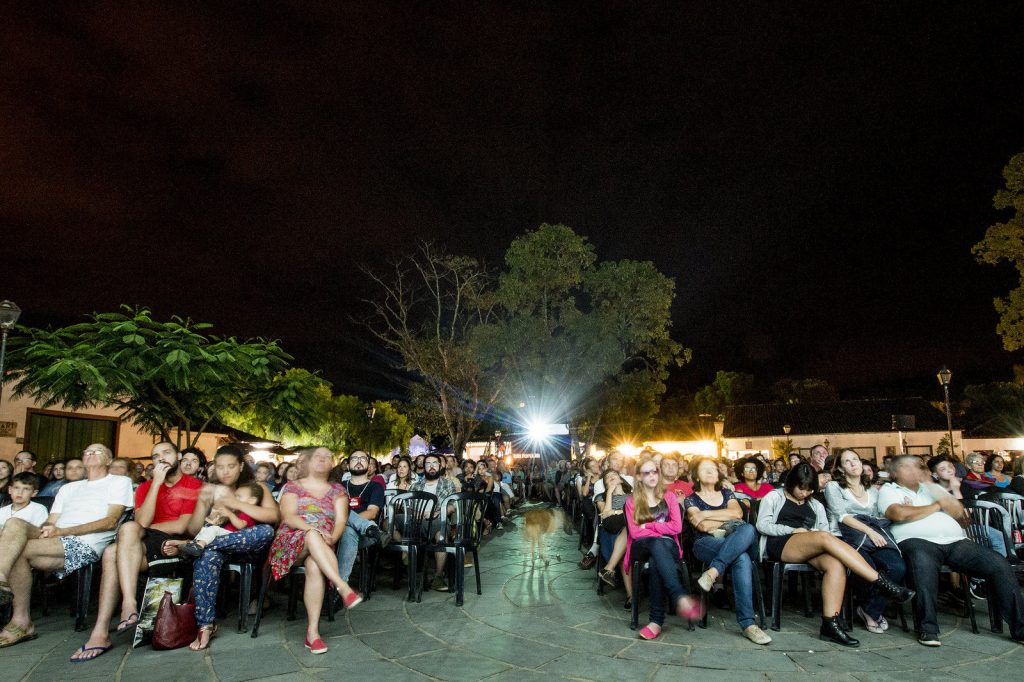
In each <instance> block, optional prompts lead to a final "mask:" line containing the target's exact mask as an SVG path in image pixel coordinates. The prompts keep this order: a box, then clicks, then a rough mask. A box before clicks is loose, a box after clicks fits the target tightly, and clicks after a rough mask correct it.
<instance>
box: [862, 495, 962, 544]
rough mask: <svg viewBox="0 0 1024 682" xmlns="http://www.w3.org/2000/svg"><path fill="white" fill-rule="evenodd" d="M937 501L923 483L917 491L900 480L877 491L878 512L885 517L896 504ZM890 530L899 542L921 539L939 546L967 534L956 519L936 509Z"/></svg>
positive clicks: (924, 505)
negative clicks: (904, 485) (899, 482)
mask: <svg viewBox="0 0 1024 682" xmlns="http://www.w3.org/2000/svg"><path fill="white" fill-rule="evenodd" d="M936 501H937V500H936V498H934V497H932V494H931V491H930V490H929V489H928V487H927V486H925V485H923V484H922V485H921V486H920V487H919V488H918V489H917V492H914V491H912V490H910V489H909V488H904V487H903V486H901V485H899V484H898V483H886V484H885V485H883V486H882V487H881V488H880V489H879V491H878V512H879V514H881V515H882V516H885V510H886V509H888V508H889V507H890V505H893V504H910V505H913V506H915V507H927V506H928V505H929V504H933V503H935V502H936ZM890 530H891V531H892V536H893V538H895V539H896V542H903V541H904V540H907V539H909V538H919V539H921V540H927V541H928V542H934V543H935V544H937V545H951V544H953V543H954V542H959V541H960V540H963V539H964V538H965V537H967V535H966V534H965V533H964V529H963V528H961V527H960V524H959V523H957V522H956V519H954V518H953V517H952V516H950V515H949V514H947V513H946V512H944V511H937V512H933V513H931V514H929V515H928V516H926V517H924V518H923V519H918V520H917V521H906V522H904V523H894V524H892V526H891V527H890Z"/></svg>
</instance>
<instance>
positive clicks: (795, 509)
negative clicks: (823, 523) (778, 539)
mask: <svg viewBox="0 0 1024 682" xmlns="http://www.w3.org/2000/svg"><path fill="white" fill-rule="evenodd" d="M815 520H816V518H815V515H814V510H813V509H811V505H810V504H808V503H806V502H804V503H803V504H797V503H796V502H794V501H793V500H790V499H787V500H786V503H785V504H783V505H782V509H780V510H779V516H778V518H777V519H775V523H778V524H780V525H783V526H789V527H790V528H806V529H808V530H810V529H811V528H814V523H815Z"/></svg>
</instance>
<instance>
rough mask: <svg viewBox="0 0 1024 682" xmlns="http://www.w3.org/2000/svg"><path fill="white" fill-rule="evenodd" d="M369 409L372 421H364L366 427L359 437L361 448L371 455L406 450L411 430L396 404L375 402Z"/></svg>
mask: <svg viewBox="0 0 1024 682" xmlns="http://www.w3.org/2000/svg"><path fill="white" fill-rule="evenodd" d="M370 407H372V408H373V411H374V414H373V419H367V420H365V421H364V423H365V424H366V426H365V428H364V433H363V434H362V435H361V440H360V442H361V447H363V448H364V449H365V450H366V451H367V452H369V453H370V454H372V455H373V454H382V453H385V452H390V451H391V450H393V449H394V448H402V449H404V448H407V447H408V446H409V439H410V438H412V435H413V429H412V424H411V423H410V422H409V418H408V417H407V416H406V415H405V414H404V413H403V412H402V410H401V408H400V407H399V406H398V403H397V402H395V401H390V400H377V401H374V402H373V403H372V405H371V406H370Z"/></svg>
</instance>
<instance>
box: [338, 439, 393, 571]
mask: <svg viewBox="0 0 1024 682" xmlns="http://www.w3.org/2000/svg"><path fill="white" fill-rule="evenodd" d="M369 467H370V456H369V455H368V454H366V453H365V452H364V451H362V450H356V451H355V452H353V453H352V454H351V455H349V458H348V472H349V478H348V480H347V481H345V482H344V483H342V484H341V485H342V487H344V488H345V493H346V494H347V495H348V526H347V527H346V528H345V532H344V533H342V534H341V540H339V541H338V572H339V573H340V574H341V577H342V578H344V579H345V581H346V582H347V581H348V578H349V576H350V575H352V565H353V564H355V562H356V554H358V553H359V544H360V541H361V540H363V539H364V538H365V539H366V540H367V541H370V542H379V541H380V539H381V532H380V528H378V527H377V522H376V518H377V514H378V513H379V512H380V510H381V509H383V508H384V486H382V485H381V484H380V483H378V482H376V481H371V480H370V478H369V477H368V476H367V472H368V471H369Z"/></svg>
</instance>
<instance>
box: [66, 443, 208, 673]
mask: <svg viewBox="0 0 1024 682" xmlns="http://www.w3.org/2000/svg"><path fill="white" fill-rule="evenodd" d="M152 458H153V464H152V466H153V478H152V480H149V481H145V482H144V483H142V484H141V485H140V486H139V487H138V488H137V489H136V491H135V520H134V521H129V522H127V523H124V524H122V525H121V528H120V529H119V530H118V532H117V541H116V542H114V543H113V544H111V545H110V546H109V547H107V548H106V550H105V551H104V552H103V573H102V578H101V580H100V596H99V612H98V613H97V614H96V625H95V626H94V627H93V630H92V633H91V634H90V636H89V641H87V642H86V643H85V645H84V646H83V647H82V649H81V650H80V652H79V653H76V654H75V655H76V656H78V657H79V658H81V659H82V660H89V659H90V658H93V657H94V656H93V655H91V654H95V655H99V654H96V652H97V651H99V652H101V653H102V651H103V649H104V648H105V647H109V646H110V636H109V634H108V632H109V630H110V619H111V617H112V616H113V615H114V608H115V607H116V606H117V601H118V596H119V595H120V597H121V617H120V622H119V623H118V625H117V632H118V633H121V632H124V631H125V630H128V629H129V628H132V627H135V624H136V623H138V621H139V612H138V611H139V608H138V603H137V601H136V599H135V591H136V582H137V581H138V578H139V573H141V572H142V571H145V570H146V569H148V568H149V562H151V561H156V560H158V559H164V558H166V557H167V556H168V554H167V553H166V551H165V549H164V548H165V543H166V542H167V541H168V540H178V539H182V538H183V537H185V535H184V534H185V532H186V528H187V527H188V521H189V519H190V518H191V516H192V511H193V510H194V509H195V506H196V500H197V499H198V498H199V492H200V489H201V488H202V487H203V483H202V481H200V480H199V479H197V478H195V477H193V476H187V475H185V474H183V473H182V472H181V471H180V469H179V464H180V462H181V455H180V454H179V453H178V449H177V448H175V447H174V446H173V445H172V444H170V443H167V442H162V443H157V444H156V445H154V446H153V450H152ZM72 660H77V659H74V658H73V659H72Z"/></svg>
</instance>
